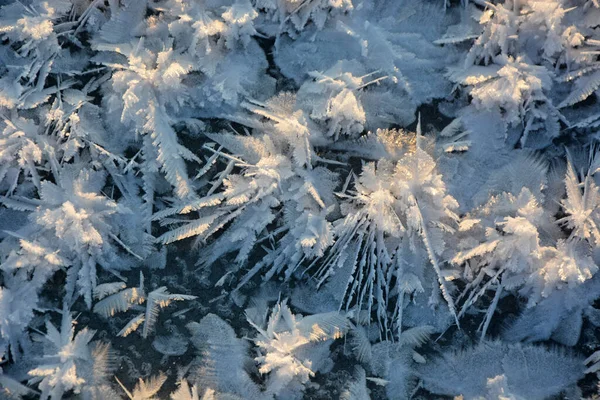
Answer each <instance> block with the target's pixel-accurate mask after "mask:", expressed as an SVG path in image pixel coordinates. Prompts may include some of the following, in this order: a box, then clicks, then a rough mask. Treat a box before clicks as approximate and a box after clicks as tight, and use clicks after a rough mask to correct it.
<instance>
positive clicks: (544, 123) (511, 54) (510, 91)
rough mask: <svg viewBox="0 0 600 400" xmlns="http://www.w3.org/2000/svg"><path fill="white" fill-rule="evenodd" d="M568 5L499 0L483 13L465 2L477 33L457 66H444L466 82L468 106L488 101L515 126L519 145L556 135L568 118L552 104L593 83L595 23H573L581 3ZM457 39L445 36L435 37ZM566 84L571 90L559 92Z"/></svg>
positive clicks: (569, 100)
mask: <svg viewBox="0 0 600 400" xmlns="http://www.w3.org/2000/svg"><path fill="white" fill-rule="evenodd" d="M570 5H571V4H568V2H561V1H554V0H532V1H518V0H506V1H503V2H498V3H497V4H489V5H487V6H486V7H485V10H483V11H482V10H480V9H477V8H476V7H475V6H473V7H472V9H473V13H474V16H478V19H479V24H480V25H481V30H482V32H481V33H480V34H479V35H478V36H477V38H476V40H475V41H474V43H473V45H472V47H471V49H470V50H469V52H468V53H467V54H466V57H465V61H464V65H462V66H460V67H457V68H451V71H450V73H449V76H450V79H452V80H453V81H454V82H456V83H458V84H460V85H466V86H470V87H471V88H470V89H469V92H470V94H471V95H472V96H473V105H474V106H475V107H477V108H485V109H491V108H493V107H496V108H498V109H499V110H500V111H501V112H502V114H503V116H504V121H505V122H506V123H507V124H510V125H511V126H512V128H513V129H515V128H517V126H518V125H519V127H518V128H517V129H518V130H519V131H520V136H521V145H528V146H530V147H537V146H539V145H536V144H535V142H536V141H538V142H539V141H541V142H542V143H543V144H546V143H547V140H548V139H553V138H555V137H557V136H559V134H560V129H561V123H563V124H569V122H568V121H567V119H566V118H565V117H564V116H563V115H562V113H561V111H559V108H564V107H566V106H570V105H573V104H575V103H578V102H580V101H583V100H585V99H586V98H588V97H589V96H590V95H592V94H593V93H594V91H595V90H597V89H598V87H599V84H600V81H599V80H598V76H597V75H596V74H595V73H594V71H596V70H597V60H596V57H589V55H590V54H592V53H593V52H594V51H595V49H596V48H597V45H598V44H597V35H598V32H597V25H596V24H594V23H592V24H589V23H587V21H586V22H584V23H581V22H580V21H578V20H580V19H581V18H583V17H584V16H586V14H587V13H588V12H589V8H590V7H589V5H587V6H585V7H584V6H582V7H577V6H576V7H574V8H570V7H569V6H570ZM592 13H594V11H593V10H592ZM450 37H452V35H451V34H450ZM465 40H466V38H465V37H459V36H455V37H454V40H451V39H450V38H448V37H446V38H444V41H443V43H455V42H462V41H465ZM590 52H591V53H590ZM561 82H569V85H568V86H566V85H563V84H561ZM566 90H570V91H571V93H569V94H568V95H567V96H566V98H565V94H564V93H565V91H566ZM517 110H518V114H517V113H516V111H517ZM521 122H523V123H521ZM531 133H536V136H540V135H541V136H542V138H537V137H536V138H535V139H533V138H530V137H529V135H530V134H531ZM544 136H545V138H544ZM528 139H529V143H528Z"/></svg>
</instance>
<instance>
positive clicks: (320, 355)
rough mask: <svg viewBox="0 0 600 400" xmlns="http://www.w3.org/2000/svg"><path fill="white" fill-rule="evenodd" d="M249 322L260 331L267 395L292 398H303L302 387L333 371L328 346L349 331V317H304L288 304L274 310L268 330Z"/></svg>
mask: <svg viewBox="0 0 600 400" xmlns="http://www.w3.org/2000/svg"><path fill="white" fill-rule="evenodd" d="M249 322H250V323H251V324H252V325H253V326H254V328H255V329H256V330H257V331H258V336H257V337H256V339H254V340H255V342H256V345H257V346H258V347H259V349H260V353H261V355H260V356H259V357H257V358H256V361H257V362H258V363H259V365H260V368H259V371H260V373H261V374H269V379H268V380H267V393H272V394H274V395H276V396H277V397H278V398H289V399H292V398H300V396H299V395H300V393H301V391H302V386H303V385H305V384H306V383H307V382H309V380H310V378H311V377H313V376H314V375H315V373H316V372H317V371H321V372H327V370H328V369H331V364H330V363H329V362H328V361H329V360H328V355H329V346H330V345H331V342H332V341H333V339H338V338H340V337H342V336H343V335H344V333H345V332H346V329H347V321H346V318H345V317H344V316H342V315H340V314H338V313H336V312H332V313H325V314H315V315H311V316H308V317H302V315H298V314H293V313H292V312H291V310H290V309H289V307H288V306H287V304H286V302H285V301H284V302H282V303H280V304H277V305H276V306H275V307H274V308H273V310H272V311H271V314H270V315H269V319H268V321H267V323H266V326H265V327H261V326H258V325H256V324H255V323H254V322H253V321H250V320H249Z"/></svg>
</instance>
